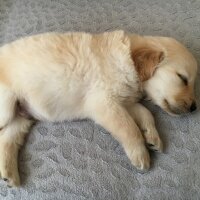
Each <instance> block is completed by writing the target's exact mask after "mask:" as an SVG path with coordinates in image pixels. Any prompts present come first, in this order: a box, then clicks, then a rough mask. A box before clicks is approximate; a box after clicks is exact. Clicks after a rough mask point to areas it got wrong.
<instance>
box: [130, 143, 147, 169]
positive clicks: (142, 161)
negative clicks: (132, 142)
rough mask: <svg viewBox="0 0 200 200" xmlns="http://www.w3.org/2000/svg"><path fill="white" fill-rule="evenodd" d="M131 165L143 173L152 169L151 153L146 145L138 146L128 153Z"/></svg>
mask: <svg viewBox="0 0 200 200" xmlns="http://www.w3.org/2000/svg"><path fill="white" fill-rule="evenodd" d="M127 155H128V157H129V159H130V161H131V163H132V164H133V165H134V166H135V167H136V168H137V169H138V170H141V171H147V170H148V169H149V167H150V156H149V152H148V150H147V149H146V147H145V146H144V144H141V145H137V146H135V147H133V148H132V150H129V151H128V153H127Z"/></svg>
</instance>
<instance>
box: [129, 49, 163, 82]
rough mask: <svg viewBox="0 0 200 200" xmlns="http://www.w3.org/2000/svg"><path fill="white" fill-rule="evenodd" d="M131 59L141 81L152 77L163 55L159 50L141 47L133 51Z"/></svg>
mask: <svg viewBox="0 0 200 200" xmlns="http://www.w3.org/2000/svg"><path fill="white" fill-rule="evenodd" d="M132 59H133V61H134V65H135V68H136V71H137V72H138V75H139V78H140V80H141V81H146V80H148V79H149V78H151V77H152V76H153V73H154V72H155V70H156V67H157V66H158V64H159V63H160V62H161V61H162V60H163V59H164V53H163V52H162V51H159V50H155V49H151V48H149V47H143V48H138V49H135V50H133V52H132Z"/></svg>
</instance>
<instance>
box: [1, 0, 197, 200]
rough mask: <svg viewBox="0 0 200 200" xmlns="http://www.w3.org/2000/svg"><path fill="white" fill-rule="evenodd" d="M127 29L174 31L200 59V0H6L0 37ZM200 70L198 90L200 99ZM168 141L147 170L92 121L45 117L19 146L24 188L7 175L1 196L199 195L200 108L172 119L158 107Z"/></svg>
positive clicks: (116, 199) (105, 198)
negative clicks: (136, 164) (11, 184)
mask: <svg viewBox="0 0 200 200" xmlns="http://www.w3.org/2000/svg"><path fill="white" fill-rule="evenodd" d="M114 29H124V30H126V31H131V32H135V33H139V34H145V35H162V36H172V37H174V38H176V39H178V40H179V41H181V42H182V43H184V44H185V45H186V46H187V47H188V48H189V49H190V50H191V52H192V53H193V54H194V55H195V57H196V58H197V59H198V60H199V58H200V1H199V0H168V1H166V0H151V1H150V0H123V1H122V0H49V1H48V0H0V43H1V44H3V43H6V42H9V41H12V40H14V39H17V38H20V37H22V36H27V35H32V34H36V33H41V32H47V31H61V32H66V31H89V32H102V31H109V30H114ZM199 78H200V74H198V80H197V84H196V85H197V87H196V93H197V96H198V104H199V100H200V95H199V89H200V81H199ZM146 106H147V107H148V108H149V109H150V110H151V111H152V112H153V115H154V116H155V118H156V122H157V127H158V130H159V132H160V135H161V138H162V140H163V141H164V144H165V152H164V153H163V154H159V153H151V157H152V163H151V165H152V167H151V170H150V171H149V172H147V173H144V174H140V173H138V172H137V171H136V170H135V169H134V167H132V166H131V164H130V162H129V160H128V158H127V157H126V155H125V153H124V152H123V149H122V148H121V146H120V145H119V144H118V142H116V141H115V140H114V139H113V138H112V137H111V136H110V135H109V134H108V132H107V131H105V130H104V129H103V128H102V127H100V126H99V125H97V124H95V123H94V122H92V121H90V120H87V119H86V120H83V121H73V122H65V123H56V124H51V123H43V122H41V123H38V124H37V125H36V126H35V127H34V128H33V129H32V131H31V133H30V134H29V136H28V137H27V142H26V144H25V146H24V148H23V149H22V150H21V152H20V156H19V168H20V175H21V179H22V187H21V188H19V189H15V188H11V189H9V188H7V187H6V186H5V184H4V182H3V181H0V199H6V200H9V199H13V200H19V199H29V200H39V199H42V200H46V199H48V200H51V199H52V200H53V199H55V200H56V199H59V200H60V199H67V200H71V199H73V200H78V199H80V200H85V199H93V200H99V199H102V200H110V199H113V200H133V199H134V200H137V199H138V200H146V199H151V200H165V199H170V200H173V199H177V200H179V199H182V200H188V199H193V200H197V199H200V131H199V130H200V124H199V120H200V113H199V112H196V113H194V114H192V115H187V116H182V117H177V118H172V117H170V116H168V115H167V114H165V113H163V112H162V111H161V110H160V109H158V108H157V107H155V106H153V105H149V104H148V103H147V104H146Z"/></svg>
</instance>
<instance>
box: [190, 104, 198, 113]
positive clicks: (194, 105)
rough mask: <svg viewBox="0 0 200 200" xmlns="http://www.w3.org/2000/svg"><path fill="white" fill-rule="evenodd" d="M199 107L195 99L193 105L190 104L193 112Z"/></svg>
mask: <svg viewBox="0 0 200 200" xmlns="http://www.w3.org/2000/svg"><path fill="white" fill-rule="evenodd" d="M196 109H197V106H196V103H195V102H194V101H193V102H192V105H191V106H190V112H193V111H195V110H196Z"/></svg>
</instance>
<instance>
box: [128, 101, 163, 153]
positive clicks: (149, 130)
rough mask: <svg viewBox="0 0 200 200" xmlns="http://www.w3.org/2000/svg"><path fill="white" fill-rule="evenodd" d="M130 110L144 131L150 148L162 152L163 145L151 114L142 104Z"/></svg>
mask: <svg viewBox="0 0 200 200" xmlns="http://www.w3.org/2000/svg"><path fill="white" fill-rule="evenodd" d="M128 110H129V113H130V115H131V116H132V117H133V119H134V120H135V122H136V123H137V125H138V126H139V128H140V130H141V131H142V133H143V136H144V138H145V140H146V143H147V145H148V147H149V148H150V149H152V150H155V151H160V152H162V151H163V144H162V141H161V139H160V137H159V134H158V131H157V130H156V127H155V121H154V118H153V116H152V114H151V112H150V111H149V110H148V109H146V108H145V107H144V106H143V105H142V104H140V103H137V104H135V105H133V106H132V107H131V108H129V109H128Z"/></svg>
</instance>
